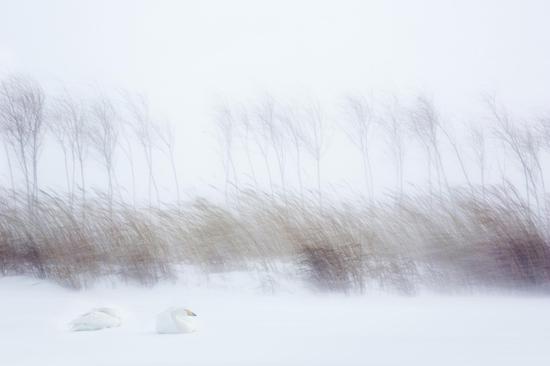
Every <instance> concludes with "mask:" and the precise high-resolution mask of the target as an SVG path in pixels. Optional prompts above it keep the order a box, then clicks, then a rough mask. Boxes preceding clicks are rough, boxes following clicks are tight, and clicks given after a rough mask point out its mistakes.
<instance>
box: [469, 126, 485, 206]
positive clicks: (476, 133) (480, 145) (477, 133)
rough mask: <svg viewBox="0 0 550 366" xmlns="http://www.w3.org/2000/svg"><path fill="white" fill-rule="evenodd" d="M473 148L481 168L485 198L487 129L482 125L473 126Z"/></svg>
mask: <svg viewBox="0 0 550 366" xmlns="http://www.w3.org/2000/svg"><path fill="white" fill-rule="evenodd" d="M471 131H472V132H471V134H472V139H471V141H472V150H473V151H474V154H475V157H476V161H477V165H478V168H479V178H480V181H481V195H482V196H483V199H485V190H486V187H485V170H486V167H485V166H486V161H487V158H486V139H485V131H484V130H483V129H482V128H481V127H472V129H471Z"/></svg>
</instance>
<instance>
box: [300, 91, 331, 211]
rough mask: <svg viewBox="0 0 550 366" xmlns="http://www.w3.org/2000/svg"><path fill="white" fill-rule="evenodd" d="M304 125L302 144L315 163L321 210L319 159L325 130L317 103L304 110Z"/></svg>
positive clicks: (323, 143) (323, 145)
mask: <svg viewBox="0 0 550 366" xmlns="http://www.w3.org/2000/svg"><path fill="white" fill-rule="evenodd" d="M304 112H305V113H304V125H305V126H306V129H305V133H304V135H303V140H302V141H303V144H304V147H305V149H306V151H307V152H308V153H309V154H310V155H311V157H312V158H313V160H314V161H315V172H316V180H317V197H318V202H319V208H321V209H322V208H323V192H322V189H321V158H322V156H323V153H324V152H325V149H326V147H327V144H328V141H327V135H326V133H327V130H326V126H325V118H324V116H323V111H322V109H321V106H320V104H319V102H317V101H314V102H312V103H310V104H309V105H308V106H307V107H306V108H305V110H304Z"/></svg>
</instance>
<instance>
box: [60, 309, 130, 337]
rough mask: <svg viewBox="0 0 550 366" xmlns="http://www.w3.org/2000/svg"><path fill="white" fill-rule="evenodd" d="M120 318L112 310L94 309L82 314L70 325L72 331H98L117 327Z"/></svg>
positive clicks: (118, 314) (114, 310) (117, 312)
mask: <svg viewBox="0 0 550 366" xmlns="http://www.w3.org/2000/svg"><path fill="white" fill-rule="evenodd" d="M120 324H121V316H120V313H119V311H118V310H116V309H113V308H95V309H92V310H91V311H89V312H88V313H86V314H82V315H81V316H79V317H78V318H76V319H75V320H73V321H72V322H71V323H70V328H71V330H72V331H75V332H78V331H88V330H100V329H105V328H113V327H119V326H120Z"/></svg>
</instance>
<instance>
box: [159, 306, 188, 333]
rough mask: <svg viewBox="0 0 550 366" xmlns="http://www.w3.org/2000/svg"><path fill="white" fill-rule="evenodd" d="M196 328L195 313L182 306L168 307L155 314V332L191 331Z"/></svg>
mask: <svg viewBox="0 0 550 366" xmlns="http://www.w3.org/2000/svg"><path fill="white" fill-rule="evenodd" d="M196 330H197V315H196V314H195V313H193V312H192V311H191V310H188V309H184V308H169V309H166V310H165V311H163V312H162V313H160V314H159V315H157V333H162V334H167V333H192V332H194V331H196Z"/></svg>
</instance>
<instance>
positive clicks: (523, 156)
mask: <svg viewBox="0 0 550 366" xmlns="http://www.w3.org/2000/svg"><path fill="white" fill-rule="evenodd" d="M486 103H487V106H488V108H489V111H490V113H491V115H492V117H493V120H494V121H495V123H496V126H495V128H494V134H495V136H496V137H497V138H498V139H499V140H500V141H501V142H502V143H503V145H504V146H505V147H507V148H508V149H509V150H510V151H511V152H512V154H513V156H514V157H515V158H516V159H517V161H518V162H519V164H520V166H521V169H522V172H523V180H524V187H525V194H526V198H527V205H528V206H530V201H531V196H533V197H534V198H535V200H536V202H537V205H539V200H538V196H537V183H536V180H537V178H536V170H535V169H536V168H537V166H539V167H540V162H539V161H538V150H539V148H540V145H539V144H538V141H537V139H535V138H534V136H533V134H532V133H531V131H530V130H529V129H528V128H523V129H520V128H518V127H517V126H516V124H514V123H513V121H512V118H511V117H510V115H509V113H508V112H507V111H506V110H505V109H503V108H501V107H499V106H498V105H497V102H496V98H495V97H494V96H493V97H488V98H486Z"/></svg>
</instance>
